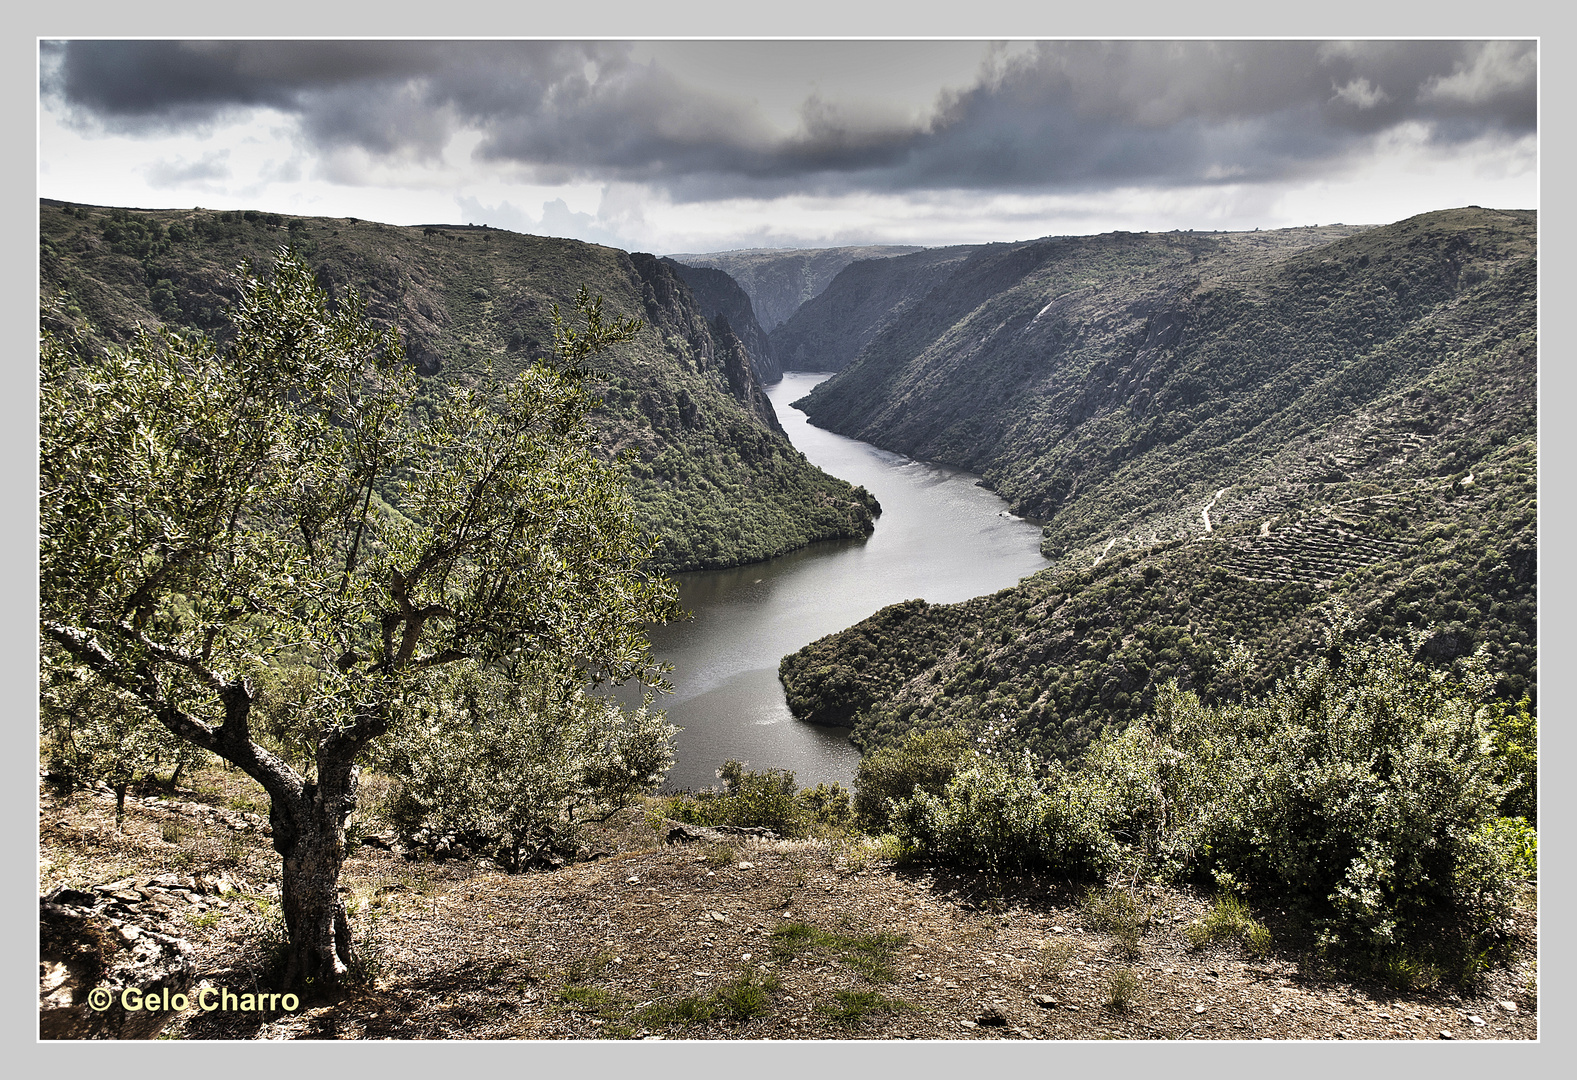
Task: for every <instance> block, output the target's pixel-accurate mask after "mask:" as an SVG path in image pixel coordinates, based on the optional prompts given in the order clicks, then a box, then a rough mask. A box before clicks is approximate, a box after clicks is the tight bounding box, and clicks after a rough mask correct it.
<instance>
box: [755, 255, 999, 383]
mask: <svg viewBox="0 0 1577 1080" xmlns="http://www.w3.org/2000/svg"><path fill="white" fill-rule="evenodd" d="M981 250H982V249H981V248H979V247H950V248H931V249H929V250H926V251H919V252H916V253H914V254H913V255H903V256H895V257H893V258H887V259H862V260H859V261H857V262H853V263H850V264H849V265H848V266H846V267H844V269H843V270H842V271H840V272H839V274H838V276H837V277H836V278H834V279H833V281H832V284H831V285H829V286H828V287H827V288H826V289H825V290H824V291H823V292H821V293H820V294H819V295H817V296H816V297H814V298H812V299H810V300H807V301H806V302H805V304H804V305H803V306H802V307H800V309H799V310H798V311H796V312H794V314H793V315H792V316H790V317H789V319H788V320H787V321H786V322H784V323H783V325H781V326H779V327H778V328H777V329H776V330H774V331H773V332H772V347H773V350H774V352H775V353H776V355H777V356H778V359H779V362H780V363H781V364H782V365H783V366H784V367H785V368H787V369H788V370H790V371H842V370H843V369H844V368H846V367H848V366H849V364H850V363H851V362H852V361H853V360H854V358H855V357H856V356H858V355H860V353H861V352H863V351H864V350H865V348H866V347H867V346H868V345H870V344H871V342H873V341H875V340H877V339H878V338H879V337H881V336H882V335H883V334H884V333H886V332H887V331H889V330H891V329H893V328H894V327H897V326H899V325H901V324H902V323H903V322H904V321H905V320H907V319H911V318H925V317H927V315H928V313H929V310H930V308H931V306H932V305H933V304H934V303H935V302H936V301H937V300H938V299H939V298H938V297H935V296H933V295H932V293H933V291H934V290H935V289H936V287H937V286H938V285H941V284H942V283H943V282H946V281H948V280H950V279H951V278H952V276H953V274H954V272H955V271H957V270H958V268H959V267H960V265H961V264H963V263H964V262H965V261H967V260H968V259H969V257H970V256H971V255H974V254H975V253H976V252H979V251H981ZM922 306H923V307H924V309H925V311H924V312H922V311H920V310H918V309H920V308H921V307H922Z"/></svg>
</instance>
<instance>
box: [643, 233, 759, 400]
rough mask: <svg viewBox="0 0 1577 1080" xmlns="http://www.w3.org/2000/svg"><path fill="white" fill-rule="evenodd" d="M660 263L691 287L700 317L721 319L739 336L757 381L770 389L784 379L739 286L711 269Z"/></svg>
mask: <svg viewBox="0 0 1577 1080" xmlns="http://www.w3.org/2000/svg"><path fill="white" fill-rule="evenodd" d="M662 262H664V263H666V264H667V265H669V266H671V267H672V268H673V271H674V273H676V274H678V275H679V276H680V277H681V278H683V279H684V283H685V284H686V285H688V286H690V292H691V293H692V294H694V296H695V302H696V303H697V304H698V305H699V306H700V308H701V314H703V315H705V316H706V317H707V318H708V319H716V318H717V317H718V316H722V318H723V320H724V321H725V322H726V323H727V325H728V328H729V329H730V330H732V331H733V332H734V333H735V334H736V335H738V337H739V340H740V342H741V343H743V344H744V346H745V350H746V351H747V352H749V353H750V359H751V362H752V364H751V366H752V367H753V368H754V369H755V373H756V378H757V379H759V380H760V381H761V382H762V383H763V384H765V385H767V386H770V385H772V384H773V383H775V382H777V381H778V380H779V379H781V378H782V377H783V368H782V367H781V366H779V364H778V362H777V360H776V359H775V358H774V356H773V353H772V343H771V341H770V339H768V337H767V332H766V331H765V330H763V329H762V328H761V324H760V323H759V322H757V321H756V311H755V308H754V306H753V305H752V304H751V302H750V297H749V296H748V295H746V293H745V290H744V289H741V288H740V287H739V282H737V281H735V280H734V279H733V278H731V277H729V276H728V275H727V274H725V273H723V271H721V270H714V269H712V268H711V267H707V266H686V265H685V264H683V263H678V262H674V260H672V259H663V260H662Z"/></svg>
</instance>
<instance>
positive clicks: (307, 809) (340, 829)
mask: <svg viewBox="0 0 1577 1080" xmlns="http://www.w3.org/2000/svg"><path fill="white" fill-rule="evenodd" d="M282 801H283V800H280V799H279V798H277V797H276V798H275V799H273V806H272V808H271V810H270V812H269V818H270V821H271V823H272V825H273V828H274V849H275V850H276V851H278V852H279V853H280V854H281V855H283V856H284V873H283V877H282V880H281V892H282V896H281V906H282V907H283V909H284V915H285V928H286V930H287V932H288V934H289V937H290V945H289V953H288V955H287V957H286V961H285V970H284V975H283V978H284V982H285V986H286V987H291V988H295V987H299V988H301V989H303V990H307V991H328V990H332V989H334V988H335V987H337V986H338V985H339V984H340V982H341V981H342V980H343V979H344V978H345V976H346V975H347V974H348V973H349V971H350V968H351V965H352V963H353V962H354V960H355V952H354V946H353V943H352V941H351V934H350V922H349V920H348V919H347V917H346V914H345V902H344V901H343V900H341V899H340V894H339V875H340V866H341V864H343V862H344V861H345V856H344V828H345V819H346V818H347V817H348V816H349V811H348V810H346V809H344V808H343V804H342V802H341V800H324V799H323V798H322V795H321V792H320V790H319V788H318V787H317V785H315V784H307V785H306V786H305V787H304V789H303V791H302V793H301V797H300V799H299V800H290V802H291V803H294V805H286V806H281V805H280V804H281V802H282ZM335 804H339V805H335Z"/></svg>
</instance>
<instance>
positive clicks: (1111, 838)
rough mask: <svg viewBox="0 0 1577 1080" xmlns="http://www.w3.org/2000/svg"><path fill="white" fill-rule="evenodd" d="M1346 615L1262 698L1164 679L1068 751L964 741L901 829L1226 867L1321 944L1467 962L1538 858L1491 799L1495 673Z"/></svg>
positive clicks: (1214, 873)
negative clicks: (1044, 759) (1363, 636)
mask: <svg viewBox="0 0 1577 1080" xmlns="http://www.w3.org/2000/svg"><path fill="white" fill-rule="evenodd" d="M1352 628H1353V622H1352V620H1351V619H1350V618H1348V617H1346V616H1345V614H1343V613H1341V612H1339V611H1338V613H1337V614H1336V616H1335V617H1334V618H1333V619H1332V622H1331V626H1330V627H1329V629H1328V632H1327V634H1326V638H1325V642H1324V648H1323V650H1322V654H1321V655H1320V656H1319V658H1318V659H1317V660H1315V661H1314V662H1313V663H1311V664H1309V665H1307V666H1305V667H1303V668H1300V669H1299V670H1298V671H1296V672H1295V673H1294V674H1293V675H1292V676H1290V677H1289V678H1287V679H1284V680H1283V681H1282V682H1280V683H1279V684H1277V686H1276V687H1275V689H1274V690H1273V691H1272V692H1271V693H1270V694H1268V695H1266V696H1265V697H1263V698H1261V699H1256V700H1250V701H1246V702H1244V703H1242V704H1238V705H1225V706H1206V705H1205V704H1203V703H1202V702H1201V701H1200V700H1199V698H1198V697H1197V696H1195V695H1194V694H1192V693H1188V692H1183V691H1180V690H1179V689H1178V688H1177V687H1176V685H1175V684H1169V685H1168V686H1167V687H1165V688H1164V689H1163V690H1162V692H1161V693H1160V694H1159V695H1158V698H1157V702H1156V707H1155V710H1154V711H1153V712H1152V713H1151V714H1150V715H1149V716H1146V717H1145V718H1143V719H1142V720H1139V721H1136V722H1135V723H1134V724H1132V725H1130V726H1129V727H1128V728H1127V729H1126V730H1125V731H1123V732H1121V733H1119V734H1110V733H1108V734H1106V735H1103V736H1102V737H1101V738H1100V739H1099V740H1098V741H1097V742H1096V743H1095V744H1093V745H1092V747H1091V749H1090V751H1089V752H1088V754H1087V755H1086V756H1085V758H1084V760H1083V761H1082V762H1080V763H1079V766H1078V769H1077V771H1072V772H1070V771H1065V770H1063V769H1061V768H1060V767H1058V766H1055V765H1053V766H1051V767H1049V768H1046V769H1045V770H1044V771H1042V772H1040V773H1037V771H1036V769H1035V767H1034V764H1033V762H1032V761H1031V760H1030V759H1029V758H1027V757H1018V758H1015V757H1001V756H997V755H987V754H980V753H973V754H971V755H969V756H968V757H967V758H966V759H965V762H964V764H963V766H962V767H961V768H960V769H959V771H958V773H957V775H956V776H955V777H954V778H953V779H952V780H951V781H950V782H949V783H948V784H947V786H946V788H945V789H944V791H943V792H942V794H941V795H939V796H938V795H932V794H929V793H927V792H924V791H917V792H916V793H915V794H914V795H913V796H912V797H911V798H909V799H907V800H905V801H903V802H901V803H899V804H898V805H897V806H896V807H895V809H894V813H893V816H894V819H895V827H896V831H897V833H898V836H899V838H900V840H901V841H903V842H904V843H906V844H908V845H909V846H911V847H912V848H913V849H914V850H915V852H916V853H917V855H919V857H921V858H925V859H928V860H932V861H936V862H943V863H950V864H953V865H957V866H962V867H967V868H972V869H980V870H987V871H991V872H996V873H1005V872H1011V871H1022V870H1052V871H1054V872H1059V873H1064V874H1067V875H1069V876H1077V875H1080V874H1085V875H1088V874H1093V873H1097V872H1100V871H1103V870H1113V869H1120V870H1121V871H1122V872H1123V874H1124V876H1135V875H1138V874H1142V873H1154V874H1159V875H1160V876H1163V877H1169V878H1172V879H1174V880H1192V881H1200V882H1202V881H1208V880H1211V879H1215V880H1216V881H1217V882H1218V883H1219V882H1231V881H1234V880H1235V881H1238V882H1241V883H1242V885H1243V886H1244V887H1245V888H1246V889H1247V890H1249V891H1250V893H1252V892H1253V891H1254V890H1261V891H1263V892H1265V893H1268V894H1274V895H1275V896H1276V897H1277V898H1278V900H1279V901H1281V902H1283V903H1286V904H1288V906H1289V907H1290V908H1291V909H1292V911H1293V913H1294V915H1295V916H1298V917H1301V918H1302V919H1303V920H1304V921H1305V922H1306V924H1307V925H1308V927H1309V928H1310V929H1311V930H1312V931H1313V932H1314V933H1315V934H1316V935H1317V937H1318V940H1319V942H1320V943H1321V945H1322V946H1323V947H1325V948H1326V949H1327V950H1334V951H1338V952H1342V953H1345V954H1347V955H1348V956H1349V957H1351V958H1353V959H1355V960H1357V961H1359V962H1362V963H1368V962H1371V961H1374V960H1375V959H1376V958H1379V957H1386V956H1396V955H1401V954H1408V955H1411V954H1412V953H1416V952H1418V951H1419V950H1423V951H1425V952H1430V951H1433V952H1436V953H1440V956H1439V965H1440V966H1441V967H1443V968H1444V969H1445V970H1448V971H1457V972H1461V971H1464V970H1469V969H1471V968H1472V966H1473V963H1476V962H1477V961H1472V962H1468V960H1464V958H1469V960H1471V958H1472V957H1478V956H1481V955H1482V954H1483V950H1484V949H1485V948H1486V947H1487V945H1486V943H1489V944H1492V943H1493V942H1494V941H1495V940H1496V938H1497V935H1498V934H1500V933H1501V931H1502V929H1503V927H1504V926H1505V925H1506V919H1507V917H1508V916H1509V914H1510V913H1511V909H1512V906H1513V905H1514V903H1515V902H1516V899H1517V897H1518V896H1520V895H1521V892H1522V882H1523V880H1524V879H1526V878H1528V877H1529V876H1530V875H1531V874H1532V873H1534V872H1536V870H1535V868H1536V852H1537V836H1536V834H1535V833H1534V832H1533V830H1532V829H1531V828H1530V827H1528V825H1527V823H1526V821H1522V820H1520V819H1517V818H1506V817H1502V815H1501V813H1500V808H1501V806H1502V805H1503V800H1504V798H1505V796H1506V793H1507V791H1508V785H1506V784H1505V783H1503V782H1502V779H1501V778H1502V776H1504V775H1505V774H1506V772H1507V771H1508V770H1507V764H1506V759H1507V756H1508V755H1507V752H1506V751H1505V750H1504V749H1502V750H1500V751H1498V752H1497V744H1496V740H1495V737H1494V736H1495V729H1494V728H1492V726H1491V723H1490V713H1491V710H1489V709H1487V708H1484V707H1483V706H1482V705H1481V704H1480V703H1481V701H1482V700H1483V698H1484V697H1485V696H1487V694H1488V693H1489V690H1490V688H1491V687H1492V686H1493V685H1494V679H1493V678H1492V677H1491V676H1489V675H1488V674H1487V673H1485V672H1484V670H1483V669H1482V666H1481V665H1480V664H1478V663H1477V662H1476V661H1475V662H1469V663H1466V664H1464V665H1463V666H1462V671H1461V675H1460V677H1459V678H1458V679H1457V680H1452V679H1450V678H1448V677H1447V676H1446V675H1445V674H1444V673H1441V672H1438V671H1433V670H1431V669H1429V668H1427V667H1425V666H1424V665H1423V664H1422V663H1420V662H1418V661H1417V660H1415V659H1414V655H1415V653H1416V652H1417V650H1419V649H1420V648H1421V647H1422V644H1423V640H1424V638H1423V636H1422V635H1420V636H1419V637H1418V638H1416V639H1415V640H1413V641H1411V642H1409V643H1399V642H1378V641H1376V642H1367V643H1358V642H1355V641H1353V640H1352V638H1351V632H1352ZM1501 730H1505V728H1504V727H1503V728H1502V729H1501ZM1502 745H1503V746H1504V745H1505V743H1504V741H1503V743H1502ZM1257 936H1258V935H1256V938H1257ZM1441 950H1445V952H1441ZM1445 953H1451V954H1452V955H1449V956H1448V955H1445Z"/></svg>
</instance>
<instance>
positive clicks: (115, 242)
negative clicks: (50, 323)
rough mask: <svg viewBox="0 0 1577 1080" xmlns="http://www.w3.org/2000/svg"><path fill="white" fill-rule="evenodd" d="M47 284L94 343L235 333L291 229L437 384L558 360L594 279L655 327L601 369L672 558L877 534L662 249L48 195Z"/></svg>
mask: <svg viewBox="0 0 1577 1080" xmlns="http://www.w3.org/2000/svg"><path fill="white" fill-rule="evenodd" d="M39 220H40V274H41V281H42V286H43V290H44V293H45V295H46V296H55V295H57V294H58V295H61V296H62V298H63V301H64V303H63V310H64V313H65V317H66V318H68V319H70V320H71V321H72V322H73V323H75V324H77V326H78V328H79V329H81V330H83V331H84V332H85V333H86V334H87V335H88V338H89V340H90V341H91V340H93V339H94V337H95V336H96V337H97V339H98V340H104V341H119V342H125V341H127V340H129V339H130V336H131V334H132V332H133V328H134V327H135V326H136V325H137V324H139V323H140V324H142V325H146V326H152V325H155V324H162V325H166V326H170V327H173V328H195V329H201V330H204V331H208V332H212V333H217V334H220V335H223V334H224V333H227V332H228V328H227V325H226V323H225V320H224V311H225V310H226V308H227V307H228V306H229V305H230V304H231V303H232V302H233V299H234V295H235V284H234V270H235V268H236V266H237V265H238V264H240V263H242V262H244V261H249V262H251V263H253V264H255V265H257V266H266V265H268V264H270V263H271V262H272V258H273V254H274V252H275V251H276V250H277V249H278V248H279V247H280V246H281V245H284V244H290V245H291V246H293V247H294V248H295V249H296V250H297V251H298V252H300V253H301V254H302V255H303V256H305V257H306V258H307V259H308V260H309V261H310V263H311V264H312V266H313V269H314V271H315V272H316V274H317V276H318V279H319V281H320V282H321V283H322V284H323V285H324V286H325V287H326V288H328V289H329V290H330V292H331V294H334V293H337V292H341V291H343V290H344V289H345V288H346V287H354V288H356V289H357V290H358V291H360V292H361V293H362V294H363V295H364V296H365V297H366V298H367V301H368V306H369V314H370V316H371V318H372V320H373V321H374V322H375V323H377V324H379V325H395V326H398V327H399V329H400V331H401V334H402V337H403V338H404V341H405V346H406V350H407V354H408V355H409V356H410V358H411V360H412V361H413V362H414V363H415V364H416V366H417V370H418V373H419V374H420V375H421V376H422V377H423V380H424V386H423V388H422V392H421V394H420V395H419V398H418V406H417V407H418V409H430V408H431V407H432V405H433V404H434V403H435V402H436V400H437V398H436V394H437V392H438V388H439V387H440V386H442V385H443V384H445V383H446V382H448V381H451V380H468V379H471V378H474V377H476V376H478V375H480V374H481V373H482V372H483V371H485V370H487V369H488V368H491V369H492V370H493V371H495V372H496V373H498V374H500V375H505V376H507V375H510V374H513V373H514V372H515V371H516V370H519V369H520V368H522V367H524V366H525V365H527V364H529V363H530V361H532V360H533V359H536V358H538V357H542V356H546V355H549V354H550V352H551V345H552V331H551V323H552V313H553V309H554V306H555V305H558V306H559V307H560V308H562V309H564V310H569V308H570V307H571V304H572V301H573V298H574V295H575V290H576V289H577V287H579V286H581V285H584V286H585V287H586V288H587V289H588V290H589V291H590V292H592V293H593V294H596V295H600V296H602V297H604V299H605V301H606V303H607V306H608V309H609V312H610V314H611V315H618V316H635V317H638V318H640V319H642V320H643V321H644V322H645V324H646V326H645V328H644V330H643V331H642V332H641V334H640V335H638V336H637V337H636V338H635V339H634V340H632V341H630V342H627V343H626V344H625V345H623V346H621V347H620V349H618V350H616V351H615V353H614V354H610V356H609V357H608V358H606V361H605V362H603V363H602V365H601V366H600V367H599V369H598V372H597V376H598V380H599V382H600V392H601V395H602V399H603V405H602V408H601V409H600V410H599V413H598V415H597V417H596V423H597V426H598V429H599V431H600V433H601V435H602V438H603V442H604V444H605V446H606V447H607V449H608V450H609V451H610V452H620V451H623V450H631V451H633V452H634V455H635V461H634V463H633V466H632V493H633V494H634V496H635V498H636V500H637V504H638V506H639V517H640V521H641V524H642V526H643V527H644V528H645V529H646V530H647V531H648V532H650V533H651V534H653V535H655V536H657V537H658V538H659V540H660V547H659V550H658V553H657V555H656V557H655V561H654V566H655V567H656V568H660V569H665V570H682V569H693V568H711V567H721V566H732V565H737V564H739V563H745V562H753V561H757V560H760V559H765V558H770V557H771V556H773V555H778V554H782V553H783V552H786V551H791V550H794V549H796V548H799V547H803V546H804V545H806V544H808V543H812V542H814V541H817V540H823V539H834V538H846V537H859V536H864V535H868V534H869V532H870V530H871V528H872V517H873V514H874V513H876V512H877V507H876V505H875V502H874V500H873V499H871V498H870V496H869V495H867V494H866V493H864V492H863V491H859V490H857V489H854V488H852V487H851V486H850V485H848V484H846V483H844V482H843V481H841V480H837V479H834V478H833V477H830V476H827V475H826V474H825V473H823V472H821V471H820V470H819V469H817V468H815V467H814V466H812V465H811V464H810V463H809V462H808V461H806V460H805V458H804V456H803V455H802V454H800V453H799V452H798V451H796V450H795V449H794V448H793V447H792V446H791V445H790V444H789V443H788V441H787V439H786V438H785V437H784V436H783V435H782V432H781V429H780V428H779V427H778V424H777V420H776V417H775V415H774V414H773V412H772V407H771V404H770V402H768V401H767V399H766V397H765V394H764V393H763V391H762V389H761V385H760V382H759V380H758V379H757V378H756V377H755V373H754V371H753V367H752V361H751V359H750V357H749V354H748V352H747V351H746V350H745V348H744V347H743V345H742V344H741V343H740V342H739V340H738V338H737V337H736V336H735V335H733V334H732V333H731V332H730V331H729V330H728V328H727V326H726V325H721V324H716V323H713V322H708V320H707V319H706V318H704V317H703V315H702V314H701V311H700V309H699V307H698V306H697V305H696V303H695V300H694V298H693V296H692V295H691V293H690V290H689V289H688V287H687V286H685V284H684V283H683V281H681V280H680V279H679V278H678V277H677V276H676V275H675V273H674V271H673V269H672V267H671V264H665V263H663V262H662V261H660V260H657V259H655V258H653V257H651V256H649V255H646V256H642V255H629V254H626V253H625V252H622V251H617V250H615V249H612V248H606V247H599V246H596V245H592V244H583V243H579V242H576V241H571V240H558V239H551V238H544V237H534V236H524V235H520V234H515V233H507V232H501V231H499V230H497V229H486V228H470V227H459V226H426V227H421V226H416V227H408V228H406V227H396V226H388V225H380V224H377V223H374V222H367V221H360V220H357V219H354V218H284V217H281V216H280V215H278V214H265V213H258V212H255V211H223V212H215V211H207V210H191V211H185V210H181V211H176V210H157V211H129V210H121V209H104V208H96V207H74V206H69V205H65V204H61V203H56V202H52V201H49V200H43V201H41V205H40V218H39Z"/></svg>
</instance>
